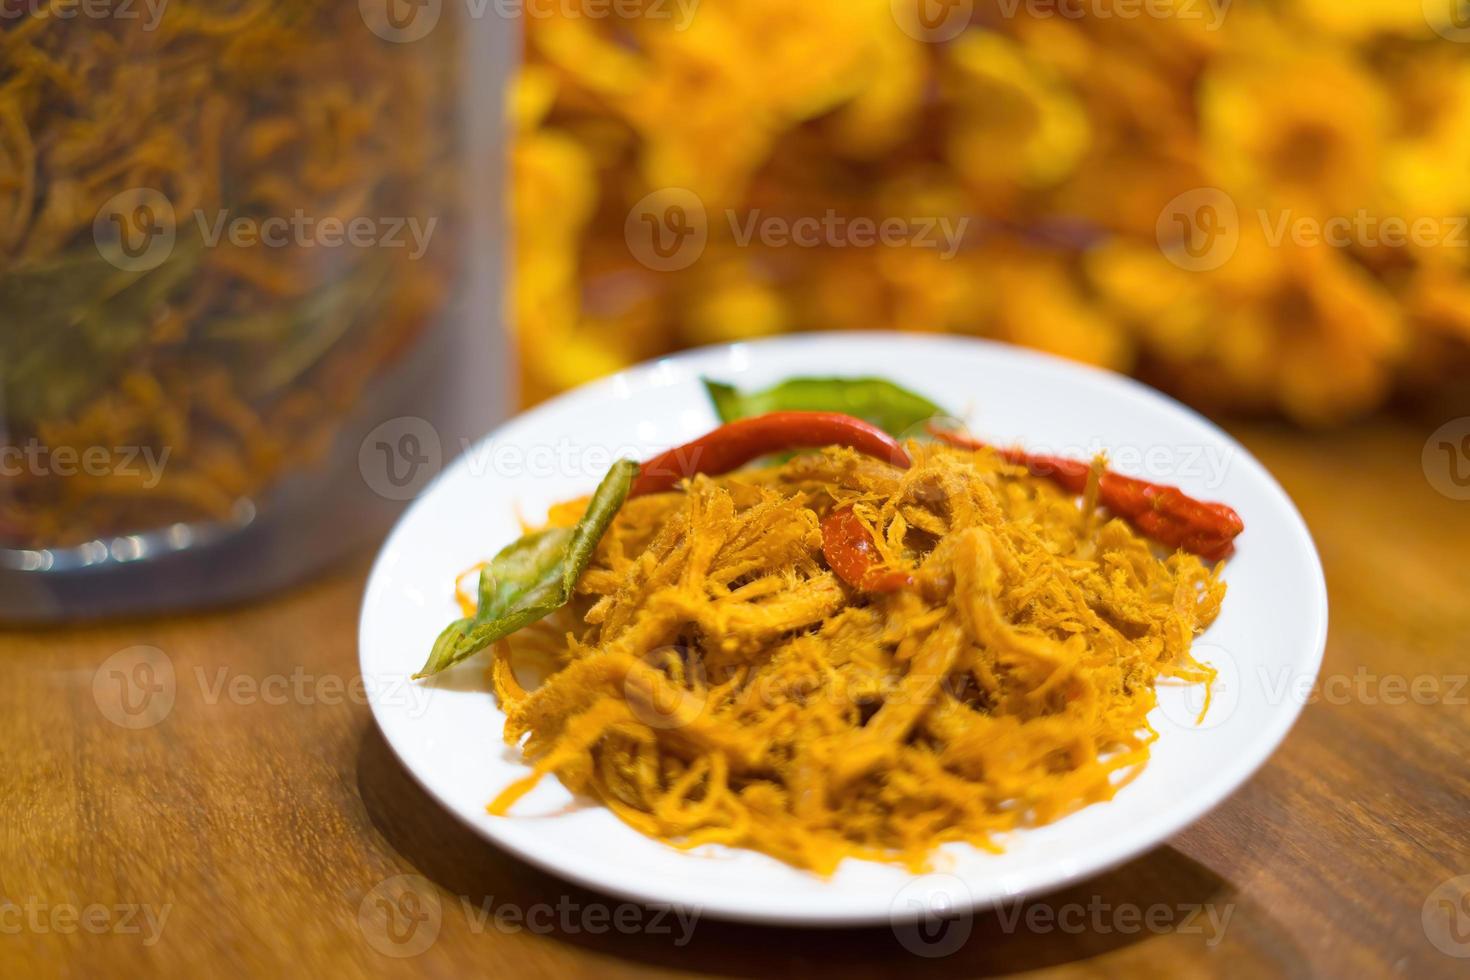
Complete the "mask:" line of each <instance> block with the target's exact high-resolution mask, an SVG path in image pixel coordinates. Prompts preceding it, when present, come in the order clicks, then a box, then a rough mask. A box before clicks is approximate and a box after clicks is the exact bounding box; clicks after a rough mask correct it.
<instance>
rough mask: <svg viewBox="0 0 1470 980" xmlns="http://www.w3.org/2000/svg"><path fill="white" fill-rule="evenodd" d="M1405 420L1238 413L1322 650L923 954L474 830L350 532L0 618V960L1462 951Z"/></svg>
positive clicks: (1087, 958)
mask: <svg viewBox="0 0 1470 980" xmlns="http://www.w3.org/2000/svg"><path fill="white" fill-rule="evenodd" d="M1431 428H1432V427H1431ZM1428 431H1429V430H1428V428H1419V427H1414V426H1410V425H1408V424H1388V423H1384V424H1381V425H1378V426H1375V427H1370V428H1365V429H1358V430H1354V431H1350V432H1344V433H1340V434H1332V435H1320V434H1319V435H1312V434H1302V433H1297V432H1293V431H1290V430H1286V429H1277V428H1268V427H1253V428H1243V429H1239V430H1238V432H1237V434H1238V435H1239V436H1240V437H1241V438H1242V439H1243V440H1244V441H1245V442H1246V443H1247V444H1248V445H1249V446H1250V447H1251V448H1252V449H1253V451H1255V452H1256V453H1257V454H1258V455H1259V456H1260V457H1261V458H1262V460H1263V461H1264V462H1265V463H1266V464H1267V466H1269V467H1270V468H1271V469H1272V470H1273V471H1274V472H1275V473H1276V474H1277V475H1278V477H1279V478H1280V479H1281V481H1282V482H1283V483H1284V484H1285V486H1286V488H1287V489H1288V491H1290V493H1291V494H1292V496H1293V497H1294V498H1295V499H1296V500H1297V502H1298V504H1299V505H1300V507H1301V509H1302V511H1303V512H1304V514H1305V515H1306V518H1307V522H1308V523H1309V524H1310V525H1311V527H1312V530H1313V531H1314V533H1315V534H1316V537H1317V541H1318V544H1319V546H1320V548H1321V552H1322V558H1323V561H1324V563H1325V565H1326V569H1327V579H1328V586H1329V589H1330V592H1331V598H1332V627H1331V636H1330V639H1329V644H1328V650H1327V659H1326V664H1325V667H1324V677H1326V678H1335V680H1332V681H1331V682H1330V683H1329V684H1327V685H1324V687H1323V688H1322V692H1321V696H1320V697H1318V698H1317V699H1316V700H1314V701H1313V702H1312V703H1310V704H1308V706H1307V707H1306V709H1305V712H1304V713H1303V715H1302V718H1301V720H1300V722H1299V723H1298V724H1297V726H1296V728H1295V730H1294V731H1293V732H1292V734H1291V736H1290V737H1289V738H1288V740H1287V741H1286V744H1285V746H1284V747H1283V748H1282V749H1281V750H1280V751H1279V752H1278V753H1277V754H1276V756H1275V757H1274V758H1273V759H1272V760H1271V762H1270V764H1269V765H1267V766H1266V767H1265V769H1264V770H1262V772H1261V773H1260V774H1258V775H1257V776H1256V777H1255V778H1254V779H1253V780H1252V781H1251V782H1250V783H1249V784H1248V785H1247V786H1246V787H1245V788H1243V789H1242V790H1241V791H1240V792H1239V793H1237V794H1236V795H1235V796H1234V797H1233V798H1232V799H1231V800H1229V801H1228V802H1227V803H1226V804H1225V805H1224V806H1222V807H1221V808H1220V809H1219V810H1217V811H1216V812H1215V813H1214V814H1212V815H1211V816H1210V817H1208V818H1207V819H1205V820H1203V821H1202V822H1200V823H1199V824H1198V825H1196V826H1195V827H1193V828H1191V829H1190V830H1188V831H1187V832H1185V833H1183V834H1181V835H1180V836H1179V837H1177V838H1175V839H1174V840H1172V841H1170V842H1169V843H1168V844H1166V845H1164V846H1161V847H1159V848H1158V849H1156V850H1154V851H1153V852H1151V853H1149V854H1147V855H1145V856H1144V857H1141V858H1139V859H1137V860H1135V861H1133V862H1131V863H1129V864H1127V865H1126V866H1124V867H1122V868H1119V869H1118V870H1116V871H1114V872H1112V873H1110V874H1106V875H1103V876H1102V877H1099V878H1097V879H1094V880H1092V881H1088V882H1086V883H1084V884H1082V885H1080V886H1078V887H1076V888H1073V889H1070V890H1069V891H1067V892H1064V893H1061V894H1059V895H1054V896H1049V897H1047V898H1045V899H1042V900H1040V901H1039V902H1038V903H1037V904H1038V905H1040V906H1042V908H1041V910H1040V912H1039V913H1036V914H1035V915H1032V914H1030V913H1029V910H1027V909H1022V910H1019V911H1020V917H1019V919H1018V918H1016V917H1015V915H1010V916H1002V915H1000V914H997V913H994V912H991V913H986V914H984V915H981V916H979V917H978V918H976V919H975V921H974V922H973V923H972V932H971V935H970V938H969V941H968V942H967V943H965V944H964V945H963V947H962V948H960V949H959V950H958V951H956V952H954V953H953V954H951V955H947V956H942V957H932V958H931V957H919V956H916V955H914V954H913V953H911V952H909V951H908V950H907V949H906V948H905V947H904V945H903V944H902V943H901V942H900V941H899V939H898V937H896V936H895V935H894V933H893V932H892V931H890V930H888V929H872V930H863V931H795V930H780V929H763V928H756V927H749V926H735V925H726V924H722V923H718V922H715V921H709V920H706V921H699V922H697V923H696V924H695V927H694V930H693V934H692V938H690V937H685V936H684V935H683V933H682V930H681V927H680V926H679V925H678V924H677V923H671V922H667V921H666V922H664V923H662V924H661V925H663V926H665V927H671V928H669V930H668V931H658V930H656V929H655V926H656V925H659V924H657V923H654V922H653V921H652V917H651V916H650V915H646V914H644V913H643V912H642V910H639V909H637V908H632V907H630V908H628V909H622V910H620V909H619V906H620V905H621V903H619V902H616V901H612V900H608V899H604V898H601V897H600V896H598V895H596V894H593V893H590V892H587V891H585V890H583V889H580V888H576V887H573V886H570V885H568V884H566V883H564V882H561V881H559V880H557V879H555V878H553V877H550V876H548V875H546V874H543V873H541V872H538V871H536V870H533V869H532V868H530V867H528V866H526V865H525V864H522V863H520V862H519V861H516V860H514V859H512V858H510V857H508V856H506V855H504V854H502V853H500V852H499V851H497V850H496V849H495V848H494V847H492V846H490V845H489V844H486V843H483V842H482V841H480V840H479V839H478V838H476V837H474V836H473V835H472V834H471V833H469V832H468V831H466V830H465V829H463V828H462V827H461V826H459V825H458V824H457V823H456V822H455V821H454V820H453V819H451V818H450V817H448V816H447V815H445V814H444V813H443V812H442V811H440V810H439V809H438V808H437V807H436V806H435V805H433V804H432V803H431V802H430V801H429V800H428V799H427V798H426V797H425V795H424V794H423V792H422V791H420V790H419V789H418V788H417V787H416V785H415V784H414V783H413V781H412V780H411V779H410V777H409V776H408V775H407V774H406V773H405V772H404V770H403V769H402V768H401V767H400V766H399V765H398V764H397V763H396V761H395V760H394V758H393V757H392V754H391V753H390V751H389V750H388V748H387V747H386V745H385V744H384V742H383V740H382V738H381V737H380V736H379V734H378V732H377V730H376V729H375V727H374V725H373V722H372V720H371V718H370V716H369V712H368V709H367V707H366V706H365V705H364V703H363V702H362V698H361V696H360V692H356V691H353V690H352V689H351V687H350V684H351V682H352V680H353V678H355V677H356V676H357V671H356V661H357V637H356V620H357V611H358V603H359V597H360V595H361V591H362V583H363V578H364V575H365V574H366V568H367V563H366V560H365V559H360V560H358V561H357V562H355V563H353V564H351V565H350V566H349V567H345V568H342V569H339V570H337V571H336V572H335V573H334V574H332V575H330V576H328V577H326V578H325V579H323V580H320V581H318V582H316V583H315V584H312V585H310V586H307V587H305V588H302V589H300V590H297V591H295V592H292V593H290V594H286V595H282V596H279V597H277V598H275V599H272V600H270V601H266V602H261V603H258V604H254V605H249V606H245V607H242V608H237V609H232V610H228V611H223V612H216V613H209V614H200V615H191V616H182V617H177V618H169V619H158V620H146V621H136V622H119V623H110V624H106V625H99V626H88V627H83V628H66V629H54V630H34V631H24V632H8V633H6V632H0V662H3V664H4V676H5V683H4V684H3V685H0V735H3V738H4V742H3V745H4V765H3V776H0V789H3V794H4V795H3V800H4V817H3V820H0V827H3V835H0V975H4V976H15V977H21V976H33V975H51V974H56V973H63V974H71V975H76V976H94V975H100V974H103V973H107V974H109V975H113V974H124V975H126V974H141V973H143V972H144V971H149V972H150V973H151V972H154V971H167V972H169V973H173V972H175V971H180V972H181V971H184V970H205V969H208V970H211V971H212V970H215V969H221V970H223V971H224V972H229V973H234V972H242V973H246V972H248V973H262V972H265V971H272V972H289V973H293V974H294V973H297V972H307V971H309V972H311V973H313V974H330V975H337V974H339V973H341V974H346V975H355V974H373V975H376V974H404V975H408V974H414V973H427V974H433V975H447V974H457V973H473V974H483V975H488V976H497V977H533V976H563V975H566V976H594V975H595V976H612V977H619V976H627V977H633V976H642V975H645V974H650V973H651V974H655V975H673V974H694V973H714V974H723V975H758V976H776V975H783V974H787V973H791V974H796V975H804V974H831V975H840V976H842V977H844V978H856V977H869V976H886V975H902V976H915V975H921V974H922V975H928V976H957V975H971V974H990V973H998V972H1008V971H1018V970H1028V969H1038V968H1042V969H1047V970H1050V971H1054V972H1056V973H1057V974H1069V975H1087V974H1100V973H1115V972H1117V973H1123V972H1127V973H1129V974H1133V973H1137V974H1141V975H1166V974H1167V975H1171V976H1172V975H1176V974H1190V975H1252V974H1255V973H1259V974H1262V975H1268V976H1269V975H1288V976H1308V975H1343V976H1366V975H1383V974H1388V973H1403V974H1405V975H1408V976H1416V977H1420V976H1452V975H1457V976H1465V975H1467V973H1466V971H1467V966H1470V960H1465V959H1460V958H1453V957H1451V956H1450V955H1448V954H1447V953H1445V952H1441V951H1440V949H1439V948H1437V947H1436V945H1434V943H1432V942H1431V939H1430V933H1431V932H1432V933H1434V934H1435V936H1437V937H1438V940H1439V942H1440V945H1442V946H1445V947H1446V948H1447V949H1449V950H1450V951H1453V952H1458V953H1459V954H1460V955H1461V956H1464V955H1466V954H1470V900H1467V901H1463V902H1461V903H1460V904H1459V905H1458V906H1457V905H1456V904H1455V902H1456V899H1457V893H1455V892H1454V891H1453V889H1452V888H1451V890H1448V891H1441V892H1439V893H1435V889H1436V888H1437V886H1440V885H1441V884H1442V883H1444V882H1446V881H1448V880H1450V879H1453V878H1455V877H1456V876H1459V875H1467V874H1470V778H1467V750H1470V708H1467V705H1466V702H1467V698H1470V690H1467V688H1466V686H1465V676H1466V671H1467V669H1470V667H1467V656H1466V644H1467V640H1470V601H1467V597H1470V558H1467V556H1470V502H1461V501H1455V500H1452V499H1450V498H1448V497H1447V496H1445V495H1443V494H1441V493H1439V492H1437V491H1436V490H1435V489H1434V488H1433V486H1432V485H1431V482H1430V481H1429V479H1427V478H1426V473H1425V470H1424V469H1423V467H1422V466H1421V459H1420V452H1421V448H1422V447H1423V445H1424V440H1425V438H1426V436H1427V435H1428ZM139 645H143V646H145V647H151V648H156V649H157V650H159V651H163V654H164V655H166V657H167V663H157V662H150V660H149V658H150V657H152V658H154V660H156V659H157V657H158V655H157V654H149V653H147V652H146V651H145V652H143V653H140V652H138V651H137V650H135V649H134V648H135V647H137V646H139ZM120 651H122V653H121V654H120V655H119V652H120ZM109 658H114V659H113V660H111V661H110V662H109ZM104 663H110V667H109V668H108V669H104V670H102V671H100V672H99V668H101V667H102V665H104ZM119 665H121V666H122V667H123V668H125V669H126V670H127V671H129V672H130V673H128V674H127V675H126V676H128V677H129V678H131V679H133V680H136V681H139V682H141V683H144V684H153V685H154V686H156V684H157V683H161V681H160V677H161V675H160V674H159V673H157V671H155V672H154V673H152V674H149V673H148V671H150V670H154V668H157V669H158V670H166V669H167V668H168V667H169V666H171V668H172V671H173V674H174V680H175V684H174V689H175V693H174V696H173V699H172V704H171V707H169V706H167V705H164V706H163V707H159V704H160V702H161V701H166V700H167V698H159V699H155V700H154V702H153V705H152V707H150V708H148V709H147V710H146V711H144V713H143V714H142V715H136V716H135V715H128V714H127V713H126V710H127V708H126V706H124V705H122V704H121V703H120V702H118V700H117V698H116V694H115V693H109V692H112V687H111V684H112V682H113V681H114V680H116V676H114V675H115V673H116V672H115V671H111V668H112V667H118V666H119ZM139 671H141V673H139ZM1416 683H1417V687H1416V686H1415V684H1416ZM119 690H121V689H119ZM1416 692H1417V693H1416ZM132 707H137V705H136V704H134V705H133V706H132ZM163 708H168V710H166V711H164V710H163ZM150 712H151V714H150ZM116 720H121V721H122V722H123V723H124V724H118V723H116ZM125 726H139V727H125ZM403 875H407V876H418V877H408V878H399V877H398V876H403ZM1467 881H1470V879H1467ZM385 882H386V883H385ZM404 889H407V890H408V892H411V894H407V893H405V892H404ZM3 899H8V900H9V903H10V904H5V903H4V901H3ZM381 899H386V900H389V901H397V902H399V903H400V904H398V905H396V906H388V905H384V904H382V903H381V902H380V900H381ZM1441 900H1443V901H1441ZM436 902H437V905H438V907H437V911H436V910H435V903H436ZM414 903H417V904H414ZM538 907H542V908H540V909H539V910H538ZM390 908H397V909H399V910H402V911H404V912H405V913H415V914H416V917H417V921H418V922H419V926H420V927H421V928H418V929H417V931H416V932H414V933H413V934H412V935H411V936H410V934H409V933H408V932H407V928H408V927H407V925H405V923H407V922H408V920H407V919H404V920H395V921H389V920H388V919H387V915H388V911H387V910H389V909H390ZM486 909H489V910H490V911H491V912H492V913H498V914H499V915H500V918H496V916H495V915H494V914H491V915H488V916H487V915H486V914H485V910H486ZM1160 909H1163V911H1159V910H1160ZM1201 909H1202V910H1204V913H1205V914H1196V913H1197V910H1201ZM416 910H417V911H416ZM1150 910H1153V912H1152V914H1154V915H1155V918H1154V920H1153V921H1154V922H1155V926H1154V927H1153V928H1149V927H1148V926H1147V925H1144V926H1140V925H1139V921H1147V920H1146V916H1148V915H1149V914H1150ZM516 913H520V914H523V915H527V916H529V917H530V919H531V920H532V921H531V922H530V924H529V925H527V924H526V923H523V922H521V921H520V920H519V918H518V917H517V915H516ZM1210 914H1213V916H1214V922H1215V923H1216V924H1217V925H1218V924H1220V923H1223V924H1224V928H1223V929H1219V928H1214V927H1212V926H1211V920H1210V918H1209V917H1208V916H1209V915H1210ZM1227 915H1228V919H1226V918H1225V916H1227ZM602 916H606V918H602ZM618 916H622V918H621V919H619V918H618ZM1436 916H1437V917H1438V918H1436ZM1053 917H1055V918H1053ZM395 922H396V925H395ZM1028 923H1030V924H1028ZM619 924H621V926H622V928H618V925H619ZM1099 924H1100V925H1099ZM532 926H534V928H532ZM639 926H642V927H643V928H642V929H641V930H639V929H638V927H639ZM599 927H601V928H602V929H603V930H604V931H598V928H599ZM391 929H398V931H397V932H395V933H394V935H395V936H396V937H397V938H399V939H403V938H404V937H405V936H408V937H409V939H410V941H407V942H404V943H403V944H401V945H399V944H395V943H394V942H393V941H392V939H391V938H390V937H389V936H387V934H386V931H387V930H391ZM685 938H688V941H687V942H683V943H681V940H682V939H685ZM428 940H431V941H428ZM423 947H426V948H423ZM420 948H422V951H419V949H420ZM383 950H386V951H387V952H383ZM930 951H933V950H932V949H931V950H930ZM403 952H416V953H417V955H414V956H412V957H404V956H397V955H389V954H397V953H403ZM1247 971H1250V972H1249V973H1248V972H1247Z"/></svg>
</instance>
